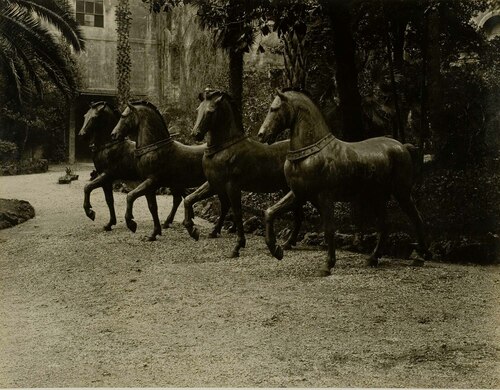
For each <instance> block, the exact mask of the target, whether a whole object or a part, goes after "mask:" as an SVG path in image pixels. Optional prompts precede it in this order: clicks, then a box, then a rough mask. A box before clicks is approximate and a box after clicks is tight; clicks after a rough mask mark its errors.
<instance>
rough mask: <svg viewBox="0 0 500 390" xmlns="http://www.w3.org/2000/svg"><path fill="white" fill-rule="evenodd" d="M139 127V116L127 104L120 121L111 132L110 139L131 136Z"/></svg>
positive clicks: (132, 106) (131, 105) (129, 104)
mask: <svg viewBox="0 0 500 390" xmlns="http://www.w3.org/2000/svg"><path fill="white" fill-rule="evenodd" d="M138 127H139V114H138V110H137V108H136V107H134V105H133V104H131V103H127V107H126V108H125V110H124V111H123V112H122V113H121V115H120V120H119V121H118V123H117V124H116V126H115V128H114V129H113V131H112V132H111V138H113V139H114V140H116V139H120V138H124V137H126V136H128V135H133V134H132V133H133V132H137V131H138Z"/></svg>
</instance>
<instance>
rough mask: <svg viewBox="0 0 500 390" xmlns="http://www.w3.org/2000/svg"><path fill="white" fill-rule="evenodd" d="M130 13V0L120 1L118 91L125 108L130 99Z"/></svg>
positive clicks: (117, 7) (117, 55) (117, 27)
mask: <svg viewBox="0 0 500 390" xmlns="http://www.w3.org/2000/svg"><path fill="white" fill-rule="evenodd" d="M131 20H132V13H131V12H130V4H129V0H119V1H118V5H117V6H116V33H117V35H118V42H117V47H116V79H117V89H118V103H119V104H120V108H122V109H123V108H124V106H125V105H126V104H127V102H128V101H129V99H130V69H131V65H132V62H131V60H130V41H129V33H130V22H131Z"/></svg>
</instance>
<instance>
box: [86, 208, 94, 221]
mask: <svg viewBox="0 0 500 390" xmlns="http://www.w3.org/2000/svg"><path fill="white" fill-rule="evenodd" d="M86 214H87V217H89V218H90V219H91V220H92V221H94V220H95V211H94V210H89V211H87V213H86Z"/></svg>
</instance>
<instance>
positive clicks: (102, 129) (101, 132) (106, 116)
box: [94, 109, 120, 145]
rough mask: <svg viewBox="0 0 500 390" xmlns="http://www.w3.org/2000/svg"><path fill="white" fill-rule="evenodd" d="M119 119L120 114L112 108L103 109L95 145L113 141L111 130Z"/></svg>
mask: <svg viewBox="0 0 500 390" xmlns="http://www.w3.org/2000/svg"><path fill="white" fill-rule="evenodd" d="M119 119H120V118H119V116H118V115H117V114H115V113H114V112H112V111H111V110H108V109H105V110H104V111H102V114H101V116H100V117H99V121H98V126H97V129H96V133H95V138H94V144H95V145H104V144H106V143H109V142H111V141H112V138H111V132H112V131H113V128H114V127H115V125H116V124H117V123H118V120H119Z"/></svg>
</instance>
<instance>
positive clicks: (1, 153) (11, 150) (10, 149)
mask: <svg viewBox="0 0 500 390" xmlns="http://www.w3.org/2000/svg"><path fill="white" fill-rule="evenodd" d="M18 153H19V150H18V148H17V145H16V144H15V143H14V142H9V141H3V140H0V161H1V162H7V161H14V160H17V158H18Z"/></svg>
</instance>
